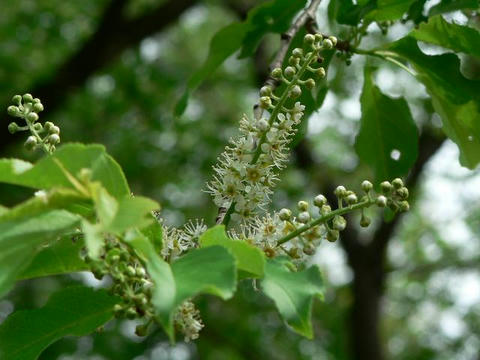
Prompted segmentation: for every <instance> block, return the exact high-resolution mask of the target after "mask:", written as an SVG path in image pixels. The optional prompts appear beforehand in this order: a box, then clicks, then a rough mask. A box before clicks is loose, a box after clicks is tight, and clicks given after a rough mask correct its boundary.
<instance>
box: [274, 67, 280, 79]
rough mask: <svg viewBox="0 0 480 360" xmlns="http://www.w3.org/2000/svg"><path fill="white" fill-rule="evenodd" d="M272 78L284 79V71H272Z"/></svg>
mask: <svg viewBox="0 0 480 360" xmlns="http://www.w3.org/2000/svg"><path fill="white" fill-rule="evenodd" d="M272 77H273V78H274V79H280V78H281V77H282V69H280V68H275V69H273V70H272Z"/></svg>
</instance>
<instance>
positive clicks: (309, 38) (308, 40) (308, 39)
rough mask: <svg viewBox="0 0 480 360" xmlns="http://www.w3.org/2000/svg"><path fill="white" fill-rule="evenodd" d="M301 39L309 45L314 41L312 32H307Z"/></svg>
mask: <svg viewBox="0 0 480 360" xmlns="http://www.w3.org/2000/svg"><path fill="white" fill-rule="evenodd" d="M303 41H305V43H306V44H309V45H311V44H313V43H314V42H315V36H313V35H312V34H307V35H305V37H304V38H303Z"/></svg>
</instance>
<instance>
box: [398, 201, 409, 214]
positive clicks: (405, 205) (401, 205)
mask: <svg viewBox="0 0 480 360" xmlns="http://www.w3.org/2000/svg"><path fill="white" fill-rule="evenodd" d="M398 207H399V210H400V211H401V212H406V211H408V210H410V204H409V203H408V201H405V200H404V201H400V203H399V204H398Z"/></svg>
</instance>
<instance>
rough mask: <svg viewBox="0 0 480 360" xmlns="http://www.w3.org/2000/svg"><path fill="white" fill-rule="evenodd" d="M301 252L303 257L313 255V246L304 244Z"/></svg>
mask: <svg viewBox="0 0 480 360" xmlns="http://www.w3.org/2000/svg"><path fill="white" fill-rule="evenodd" d="M302 250H303V252H304V254H305V255H313V254H315V246H313V245H312V244H310V243H308V244H305V246H304V247H303V249H302Z"/></svg>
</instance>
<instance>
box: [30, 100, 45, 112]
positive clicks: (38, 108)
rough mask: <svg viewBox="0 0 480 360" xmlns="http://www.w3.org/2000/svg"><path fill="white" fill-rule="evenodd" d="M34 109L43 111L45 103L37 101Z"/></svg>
mask: <svg viewBox="0 0 480 360" xmlns="http://www.w3.org/2000/svg"><path fill="white" fill-rule="evenodd" d="M32 109H33V111H35V112H36V113H39V112H40V111H43V105H42V103H39V102H38V103H35V104H33V108H32Z"/></svg>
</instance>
